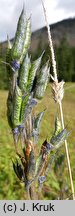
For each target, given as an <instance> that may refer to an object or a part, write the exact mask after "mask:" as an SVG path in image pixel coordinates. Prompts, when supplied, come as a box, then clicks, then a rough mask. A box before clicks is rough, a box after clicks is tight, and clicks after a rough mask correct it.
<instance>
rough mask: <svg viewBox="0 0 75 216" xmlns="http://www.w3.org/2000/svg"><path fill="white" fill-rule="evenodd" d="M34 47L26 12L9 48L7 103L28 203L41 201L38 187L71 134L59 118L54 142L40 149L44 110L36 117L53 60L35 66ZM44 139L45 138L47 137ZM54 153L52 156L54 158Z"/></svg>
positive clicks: (17, 171) (16, 165) (17, 166)
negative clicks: (62, 125) (29, 200)
mask: <svg viewBox="0 0 75 216" xmlns="http://www.w3.org/2000/svg"><path fill="white" fill-rule="evenodd" d="M30 43H31V18H26V13H25V9H24V8H23V10H22V12H21V15H20V18H19V21H18V25H17V31H16V34H15V39H14V42H13V45H11V43H10V41H9V38H8V48H7V57H6V65H7V73H8V79H9V93H8V99H7V118H8V123H9V125H10V127H11V131H12V134H13V140H14V145H15V153H16V155H17V157H16V158H15V160H14V161H13V169H14V172H15V174H16V175H17V177H18V178H19V180H20V181H21V182H23V183H24V186H25V192H26V193H27V199H38V193H36V185H37V183H38V188H39V189H40V190H41V188H42V185H43V183H44V182H45V181H47V175H48V173H49V171H50V168H51V164H52V162H53V161H54V159H55V157H56V154H57V152H58V149H59V147H60V146H61V145H62V143H63V142H64V141H65V139H66V138H67V137H68V135H69V132H67V130H66V129H61V127H60V121H59V119H58V117H56V121H55V129H54V133H53V135H52V137H51V138H50V140H47V139H46V137H44V140H45V141H44V142H43V144H41V147H40V146H39V148H40V150H39V152H37V155H36V148H37V145H39V142H38V138H39V135H40V124H41V121H42V118H43V117H44V112H47V110H41V112H40V113H38V114H37V115H36V116H35V115H34V113H33V109H34V110H35V109H36V105H37V103H39V100H42V98H43V97H44V92H45V90H46V87H47V84H48V81H49V78H50V63H49V60H48V61H47V62H46V64H45V65H43V66H42V64H41V62H42V57H43V54H44V53H42V54H41V56H40V57H38V59H36V60H35V61H33V62H32V60H31V59H32V58H31V55H30V54H29V47H30ZM43 136H44V135H43ZM51 152H52V154H50V153H51Z"/></svg>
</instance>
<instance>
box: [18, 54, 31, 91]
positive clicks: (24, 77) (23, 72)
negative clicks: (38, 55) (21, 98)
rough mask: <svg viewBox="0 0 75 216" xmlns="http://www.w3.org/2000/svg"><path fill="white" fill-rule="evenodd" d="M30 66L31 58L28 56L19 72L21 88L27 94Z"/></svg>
mask: <svg viewBox="0 0 75 216" xmlns="http://www.w3.org/2000/svg"><path fill="white" fill-rule="evenodd" d="M30 65H31V64H30V58H29V56H28V54H27V55H26V57H25V58H24V60H23V63H22V65H21V67H20V70H19V87H20V89H21V90H22V92H26V88H27V82H28V73H29V68H30Z"/></svg>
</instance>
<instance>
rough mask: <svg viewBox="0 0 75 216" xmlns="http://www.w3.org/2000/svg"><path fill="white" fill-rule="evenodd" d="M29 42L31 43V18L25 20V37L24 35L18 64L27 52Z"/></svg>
mask: <svg viewBox="0 0 75 216" xmlns="http://www.w3.org/2000/svg"><path fill="white" fill-rule="evenodd" d="M30 41H31V18H29V19H27V20H26V35H25V41H24V46H23V50H22V53H21V57H20V63H22V61H23V59H24V57H25V55H26V53H27V52H28V48H29V45H30Z"/></svg>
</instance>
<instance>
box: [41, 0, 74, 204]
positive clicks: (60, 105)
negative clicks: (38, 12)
mask: <svg viewBox="0 0 75 216" xmlns="http://www.w3.org/2000/svg"><path fill="white" fill-rule="evenodd" d="M41 2H42V6H43V10H44V15H45V21H46V26H47V31H48V40H49V47H50V51H51V56H52V66H53V74H54V82H56V83H58V77H57V70H56V61H55V55H54V49H53V43H52V38H51V32H50V26H49V24H48V18H47V13H46V9H45V6H44V2H43V0H41ZM59 107H60V114H61V123H62V128H63V129H64V118H63V110H62V103H61V101H60V102H59ZM65 150H66V157H67V164H68V170H69V176H70V184H71V190H72V195H73V200H75V197H74V185H73V179H72V171H71V166H70V158H69V151H68V145H67V141H65Z"/></svg>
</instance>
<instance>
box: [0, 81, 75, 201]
mask: <svg viewBox="0 0 75 216" xmlns="http://www.w3.org/2000/svg"><path fill="white" fill-rule="evenodd" d="M7 95H8V92H7V91H0V104H1V105H0V199H6V200H7V199H10V200H12V199H26V193H25V189H24V186H23V184H22V183H20V181H19V180H18V179H17V177H16V175H15V173H14V171H13V166H12V160H13V159H14V158H15V148H14V144H13V137H12V135H11V130H10V128H9V126H8V122H7V118H6V100H7ZM67 107H68V109H67ZM45 108H47V111H45V114H44V118H43V121H42V125H41V134H40V139H39V142H38V143H39V144H38V145H37V149H36V155H37V152H39V149H40V145H41V143H42V142H43V141H44V139H45V138H47V137H48V140H50V137H51V135H52V133H53V128H54V121H55V119H54V116H55V113H56V105H54V101H53V99H52V96H51V88H50V84H49V85H48V87H47V90H46V93H45V97H44V98H43V99H42V100H41V101H40V102H39V103H38V105H37V106H36V111H35V112H36V114H37V113H38V112H41V110H43V109H45ZM63 110H65V113H64V117H65V122H66V125H67V127H68V131H71V134H70V136H69V139H68V142H69V143H68V145H69V153H70V159H71V167H72V174H73V181H74V187H75V83H67V84H66V85H65V97H64V101H63ZM60 152H61V154H60ZM64 155H65V148H64V145H63V146H62V147H61V149H60V151H59V153H58V155H57V158H56V162H57V163H53V165H52V167H51V170H50V172H49V175H48V177H47V180H46V182H45V183H44V186H43V188H42V192H41V193H40V192H39V199H47V200H49V199H59V197H63V198H64V199H66V198H68V197H69V195H71V189H70V182H69V175H68V168H67V161H66V156H65V157H64ZM61 162H62V164H61ZM56 165H57V166H56ZM71 198H72V197H70V199H71Z"/></svg>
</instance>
